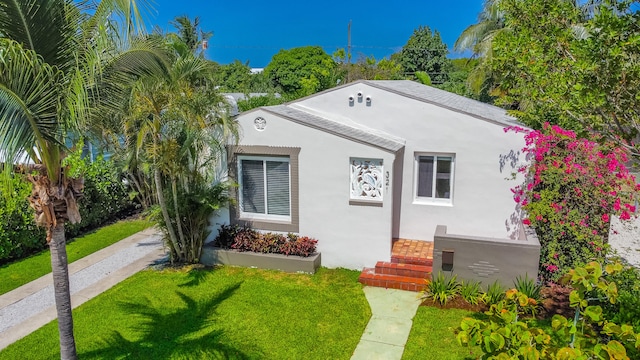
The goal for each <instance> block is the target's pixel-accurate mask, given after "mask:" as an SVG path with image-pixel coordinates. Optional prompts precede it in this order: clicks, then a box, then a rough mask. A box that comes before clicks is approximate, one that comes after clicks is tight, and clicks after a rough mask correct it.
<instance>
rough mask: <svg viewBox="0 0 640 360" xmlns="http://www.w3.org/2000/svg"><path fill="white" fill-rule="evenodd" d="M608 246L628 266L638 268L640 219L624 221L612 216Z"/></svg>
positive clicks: (639, 258) (639, 264) (639, 257)
mask: <svg viewBox="0 0 640 360" xmlns="http://www.w3.org/2000/svg"><path fill="white" fill-rule="evenodd" d="M609 245H611V248H612V249H613V250H615V251H616V253H617V255H619V256H620V257H621V258H623V259H624V260H625V261H627V262H628V263H629V264H630V265H633V266H635V267H637V268H640V217H632V218H631V219H629V220H627V221H624V220H620V218H619V217H618V216H612V217H611V227H610V229H609Z"/></svg>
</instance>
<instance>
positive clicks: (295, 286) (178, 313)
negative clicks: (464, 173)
mask: <svg viewBox="0 0 640 360" xmlns="http://www.w3.org/2000/svg"><path fill="white" fill-rule="evenodd" d="M358 275H359V273H358V272H356V271H350V270H345V269H331V270H329V269H324V268H323V269H320V271H319V272H318V273H317V274H315V275H305V274H286V273H282V272H277V271H269V270H259V269H247V268H235V267H222V268H217V269H205V270H195V269H194V270H190V271H186V270H182V271H179V270H164V271H161V272H159V271H155V270H146V271H143V272H140V273H138V274H136V275H134V276H132V277H130V278H129V279H127V280H125V281H124V282H122V283H120V284H118V285H116V286H115V287H113V288H112V289H110V290H108V291H107V292H105V293H104V294H102V295H100V296H98V297H96V298H94V299H93V300H91V301H89V302H87V303H85V304H84V305H82V306H80V307H79V308H77V309H76V310H74V312H73V314H74V323H75V334H76V343H77V346H78V353H79V357H80V358H82V359H122V358H130V359H349V358H350V357H351V354H352V352H353V350H354V349H355V347H356V345H357V344H358V341H359V340H360V337H361V335H362V332H363V331H364V328H365V326H366V324H367V322H368V321H369V318H370V316H371V312H370V310H369V305H368V303H367V300H366V298H365V297H364V293H363V292H362V286H361V285H360V284H359V283H358V282H357V278H358ZM59 357H60V355H59V352H58V328H57V321H53V322H51V323H49V324H47V325H46V326H44V327H43V328H41V329H39V330H38V331H36V332H34V333H33V334H31V335H29V336H28V337H26V338H24V339H22V340H20V341H19V342H16V343H15V344H12V345H11V346H9V347H8V348H7V349H5V350H4V351H2V352H0V360H2V359H27V358H28V359H53V358H59Z"/></svg>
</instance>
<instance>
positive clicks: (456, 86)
mask: <svg viewBox="0 0 640 360" xmlns="http://www.w3.org/2000/svg"><path fill="white" fill-rule="evenodd" d="M481 62H482V60H481V59H474V58H471V59H469V58H460V59H452V60H451V68H452V69H451V71H450V72H449V78H448V79H447V81H445V82H444V83H442V84H440V85H436V87H437V88H440V89H442V90H446V91H450V92H452V93H456V94H458V95H462V96H466V97H468V98H471V99H476V100H479V101H482V102H485V103H489V104H492V103H493V102H494V98H493V97H492V96H491V95H489V94H488V88H484V87H483V88H482V90H481V91H480V92H479V93H477V92H476V91H475V90H474V89H473V88H472V87H471V85H470V84H469V81H468V79H469V77H470V76H472V73H473V72H474V71H476V70H477V68H478V67H479V66H483V65H482V63H481Z"/></svg>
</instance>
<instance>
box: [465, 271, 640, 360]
mask: <svg viewBox="0 0 640 360" xmlns="http://www.w3.org/2000/svg"><path fill="white" fill-rule="evenodd" d="M622 269H623V267H622V265H620V264H619V263H618V264H609V265H607V266H606V267H605V268H604V269H603V268H602V266H601V265H600V264H599V263H597V262H591V263H589V264H587V265H585V267H582V268H576V269H575V270H573V269H571V270H569V271H568V272H567V275H566V276H565V277H564V278H563V280H565V281H567V282H569V283H570V284H571V287H572V288H573V290H572V291H571V294H570V296H569V298H570V302H571V307H572V308H574V309H575V314H576V315H575V316H574V317H573V319H567V318H565V317H564V316H562V315H558V314H556V315H554V316H553V317H552V319H551V327H550V328H549V327H539V323H538V322H537V321H536V320H535V319H532V318H523V317H521V315H522V314H526V313H527V312H530V310H529V309H528V308H530V307H535V306H537V302H536V301H535V300H534V299H531V298H529V297H527V295H526V294H524V293H522V292H519V291H518V290H516V289H511V290H508V291H507V292H506V293H505V298H504V300H502V301H500V302H498V303H497V304H493V305H491V307H490V309H489V311H487V312H486V315H488V317H487V318H486V319H474V318H465V319H464V320H463V321H462V323H461V324H460V327H459V328H458V331H457V333H458V335H457V339H458V342H459V343H460V344H461V345H466V346H468V345H473V346H480V347H481V349H482V351H483V353H484V355H483V356H482V358H483V359H631V358H633V359H637V358H638V357H637V356H636V355H637V354H638V352H637V351H638V350H640V334H637V333H635V332H634V330H633V327H631V326H629V325H626V324H617V323H615V322H613V321H610V320H609V319H608V318H607V316H606V314H605V313H604V312H603V310H602V308H601V307H600V306H599V305H591V304H590V302H593V301H594V300H597V299H605V300H606V301H608V302H610V303H612V304H615V303H616V300H619V299H618V296H617V295H618V294H617V286H616V283H615V282H611V281H608V280H606V277H607V276H608V275H614V274H616V273H619V272H620V271H621V270H622Z"/></svg>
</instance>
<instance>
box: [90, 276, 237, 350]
mask: <svg viewBox="0 0 640 360" xmlns="http://www.w3.org/2000/svg"><path fill="white" fill-rule="evenodd" d="M241 284H242V283H241V282H240V283H237V284H235V285H232V286H230V287H228V288H227V289H225V290H224V291H222V292H221V293H220V294H218V295H217V296H216V297H214V298H212V299H210V300H208V301H205V302H200V303H199V302H196V301H195V300H193V299H191V298H189V297H188V296H187V295H185V294H183V293H182V292H179V291H176V294H177V295H178V296H179V297H180V298H181V299H182V301H183V302H184V304H185V305H186V306H184V307H181V308H179V309H175V310H173V311H172V312H170V313H166V311H162V310H163V309H157V307H154V306H152V305H151V304H149V300H148V299H147V300H145V301H143V302H144V303H122V307H123V308H124V311H126V312H127V313H128V314H129V315H131V317H132V318H133V319H135V320H134V321H133V323H134V324H136V325H135V326H136V328H134V329H133V331H134V332H135V333H137V334H139V336H137V337H138V338H139V340H136V341H131V340H128V339H126V338H125V337H124V336H122V334H121V333H120V332H119V331H114V333H113V334H112V335H111V336H109V337H107V338H105V339H104V342H105V346H104V347H103V348H102V349H97V350H93V351H89V352H86V353H82V354H80V355H81V357H82V358H86V359H114V358H128V359H169V358H178V359H249V357H248V356H247V355H246V354H245V353H244V352H242V351H241V350H240V349H236V348H234V347H231V346H229V345H226V344H224V343H222V342H221V339H222V335H223V332H222V331H221V330H209V331H207V328H208V327H209V326H210V325H211V324H212V323H213V322H214V321H215V320H213V319H212V315H213V314H214V312H215V310H216V308H217V307H218V305H220V304H221V303H222V302H223V301H224V300H226V299H228V298H229V297H231V295H233V293H234V292H235V291H236V290H237V289H238V288H239V287H240V285H241ZM203 331H204V332H203Z"/></svg>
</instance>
